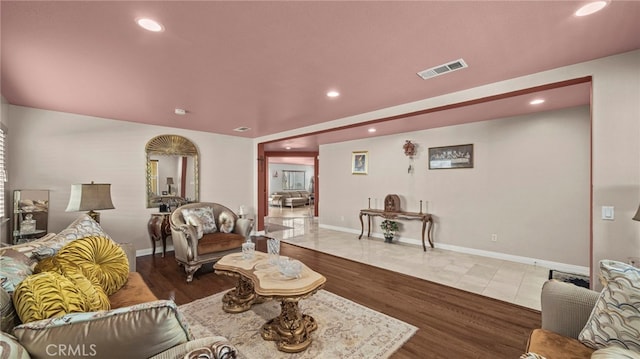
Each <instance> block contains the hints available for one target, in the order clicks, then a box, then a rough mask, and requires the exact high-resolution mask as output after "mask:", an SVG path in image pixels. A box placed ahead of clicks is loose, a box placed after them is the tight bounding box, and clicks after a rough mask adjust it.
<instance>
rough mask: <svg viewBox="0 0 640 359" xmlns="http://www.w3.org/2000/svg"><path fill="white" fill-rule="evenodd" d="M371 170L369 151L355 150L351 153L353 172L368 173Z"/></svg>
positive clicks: (356, 173) (357, 173)
mask: <svg viewBox="0 0 640 359" xmlns="http://www.w3.org/2000/svg"><path fill="white" fill-rule="evenodd" d="M368 172H369V152H367V151H354V152H352V153H351V174H354V175H366V174H367V173H368Z"/></svg>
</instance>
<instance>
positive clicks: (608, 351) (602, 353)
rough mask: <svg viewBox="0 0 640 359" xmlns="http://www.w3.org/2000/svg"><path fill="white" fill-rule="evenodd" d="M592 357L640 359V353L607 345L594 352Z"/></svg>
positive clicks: (600, 358) (594, 358)
mask: <svg viewBox="0 0 640 359" xmlns="http://www.w3.org/2000/svg"><path fill="white" fill-rule="evenodd" d="M591 359H640V354H638V353H636V352H632V351H631V350H627V349H622V348H619V347H607V348H604V349H598V350H596V351H595V352H593V354H591Z"/></svg>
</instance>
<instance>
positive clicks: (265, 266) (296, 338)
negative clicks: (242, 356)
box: [213, 252, 327, 353]
mask: <svg viewBox="0 0 640 359" xmlns="http://www.w3.org/2000/svg"><path fill="white" fill-rule="evenodd" d="M281 258H282V257H281ZM213 268H214V269H215V272H216V273H217V274H225V275H229V276H233V277H237V278H238V285H237V286H236V287H235V288H234V289H232V290H230V291H228V292H227V293H225V295H224V297H223V298H222V308H223V309H224V311H225V312H228V313H241V312H244V311H246V310H249V309H250V308H251V305H253V304H254V303H256V304H257V303H262V302H264V301H266V300H270V299H275V300H279V301H280V309H281V311H280V315H279V316H278V317H276V318H273V319H271V320H269V321H268V322H267V323H266V324H264V325H263V326H262V331H261V335H262V338H263V339H265V340H273V341H276V342H277V347H278V350H280V351H283V352H288V353H297V352H301V351H303V350H305V349H307V347H308V346H309V345H310V344H311V337H310V335H309V333H311V332H312V331H314V330H316V329H317V328H318V324H317V323H316V321H315V319H313V317H311V316H310V315H307V314H302V312H301V311H300V308H299V306H298V302H299V301H300V300H302V299H305V298H308V297H309V296H311V295H313V294H314V293H315V292H317V291H318V290H319V289H320V288H322V286H323V285H324V283H325V282H326V280H327V279H326V278H325V277H324V276H323V275H322V274H319V273H317V272H314V271H313V270H311V269H310V268H309V267H307V266H306V265H304V264H302V270H301V272H300V275H299V276H298V277H297V278H290V277H286V276H284V275H283V274H281V273H280V270H279V269H278V267H277V266H276V265H272V264H269V261H268V257H267V254H266V253H262V252H255V257H254V258H253V259H251V260H247V259H243V257H242V253H233V254H228V255H226V256H224V257H222V258H221V259H220V260H219V261H218V262H216V264H215V265H214V266H213Z"/></svg>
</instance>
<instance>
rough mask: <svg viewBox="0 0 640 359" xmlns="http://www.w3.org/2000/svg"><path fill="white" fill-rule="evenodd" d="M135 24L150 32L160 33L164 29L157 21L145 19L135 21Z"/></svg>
mask: <svg viewBox="0 0 640 359" xmlns="http://www.w3.org/2000/svg"><path fill="white" fill-rule="evenodd" d="M136 23H137V24H138V26H140V27H141V28H143V29H145V30H148V31H151V32H161V31H163V30H164V27H163V26H162V25H161V24H160V23H159V22H157V21H155V20H152V19H147V18H141V19H136Z"/></svg>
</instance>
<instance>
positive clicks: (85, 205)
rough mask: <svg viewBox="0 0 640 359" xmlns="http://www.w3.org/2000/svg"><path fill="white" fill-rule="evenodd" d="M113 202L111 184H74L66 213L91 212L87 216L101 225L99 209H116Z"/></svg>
mask: <svg viewBox="0 0 640 359" xmlns="http://www.w3.org/2000/svg"><path fill="white" fill-rule="evenodd" d="M114 208H115V207H114V206H113V202H111V184H107V183H93V181H91V183H90V184H86V183H85V184H72V185H71V196H70V197H69V205H68V206H67V209H66V212H79V211H89V212H88V213H87V214H88V215H89V216H90V217H91V218H93V220H95V221H96V222H98V223H100V213H98V212H95V210H98V209H114Z"/></svg>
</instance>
